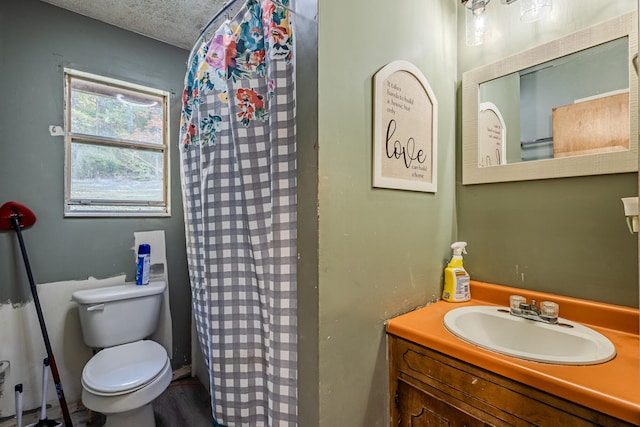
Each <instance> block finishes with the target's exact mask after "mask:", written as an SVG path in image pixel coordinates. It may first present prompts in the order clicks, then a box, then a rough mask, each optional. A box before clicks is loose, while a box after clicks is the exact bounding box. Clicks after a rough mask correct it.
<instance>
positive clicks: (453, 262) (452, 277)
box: [442, 242, 471, 302]
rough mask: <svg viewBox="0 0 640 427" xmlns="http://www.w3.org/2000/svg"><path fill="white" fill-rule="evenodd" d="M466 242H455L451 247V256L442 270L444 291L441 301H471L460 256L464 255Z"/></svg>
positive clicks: (467, 275) (467, 279) (467, 276)
mask: <svg viewBox="0 0 640 427" xmlns="http://www.w3.org/2000/svg"><path fill="white" fill-rule="evenodd" d="M466 246H467V242H455V243H453V244H452V245H451V249H453V255H452V256H451V259H450V260H449V264H447V268H445V269H444V290H443V291H442V299H443V300H445V301H449V302H463V301H469V300H470V299H471V291H470V290H469V279H470V278H469V274H468V273H467V272H466V270H465V269H464V267H463V265H462V254H466V253H467V251H466V249H465V248H466Z"/></svg>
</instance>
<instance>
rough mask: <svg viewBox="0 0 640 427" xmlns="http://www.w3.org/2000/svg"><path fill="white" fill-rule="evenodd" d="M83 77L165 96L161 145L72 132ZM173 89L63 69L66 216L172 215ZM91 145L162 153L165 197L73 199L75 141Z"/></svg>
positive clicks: (163, 194) (116, 86) (118, 86)
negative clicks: (77, 83)
mask: <svg viewBox="0 0 640 427" xmlns="http://www.w3.org/2000/svg"><path fill="white" fill-rule="evenodd" d="M74 79H76V80H82V81H85V82H89V83H97V84H101V85H105V86H110V87H113V88H120V89H123V90H127V91H134V92H138V93H141V94H145V95H153V96H158V97H161V98H162V114H163V129H162V132H163V135H162V144H161V145H159V144H156V143H147V142H141V141H132V140H125V139H118V138H109V137H102V136H97V135H88V134H82V133H73V132H72V131H71V118H72V114H71V102H70V101H71V91H72V85H71V82H72V80H74ZM170 96H171V94H170V92H168V91H164V90H161V89H155V88H151V87H148V86H143V85H139V84H135V83H130V82H125V81H123V80H118V79H113V78H110V77H105V76H100V75H97V74H93V73H87V72H84V71H78V70H75V69H71V68H65V69H64V114H65V127H64V129H65V132H64V139H65V164H64V216H65V217H110V218H114V217H170V216H171V203H170V201H171V194H170V189H171V185H170V177H171V173H170V171H171V165H170V158H169V147H170V137H169V135H170V133H169V101H170ZM73 143H80V144H88V145H97V146H100V147H116V148H124V149H126V148H129V149H134V150H147V151H154V152H157V153H162V158H163V176H162V187H163V188H162V197H163V201H151V200H115V199H114V200H105V199H87V198H83V199H73V198H71V166H72V165H71V160H72V159H71V152H72V144H73ZM74 206H84V207H86V208H85V209H72V207H74ZM91 206H101V207H102V206H106V207H113V210H95V209H91ZM126 206H136V207H140V208H141V210H139V211H127V210H119V209H118V207H126ZM145 206H146V207H156V208H157V207H161V208H162V210H153V211H152V210H144V208H145Z"/></svg>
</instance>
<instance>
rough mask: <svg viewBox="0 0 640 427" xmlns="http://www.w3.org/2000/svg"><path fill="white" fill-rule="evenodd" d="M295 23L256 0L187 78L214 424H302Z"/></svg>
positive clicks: (188, 193)
mask: <svg viewBox="0 0 640 427" xmlns="http://www.w3.org/2000/svg"><path fill="white" fill-rule="evenodd" d="M291 30H292V27H291V25H290V22H289V14H288V11H287V9H285V8H283V7H281V6H279V5H277V4H274V3H272V2H271V1H269V0H263V1H262V2H261V3H259V2H258V1H257V0H247V1H245V5H244V6H243V9H242V10H241V12H240V13H239V14H238V15H237V16H236V17H235V18H234V19H233V20H231V21H229V22H226V23H224V24H223V25H222V26H221V27H220V28H219V29H218V31H217V32H216V33H215V34H214V36H213V38H212V39H210V40H207V41H205V42H203V43H202V44H201V45H200V46H199V47H198V50H197V52H196V54H195V55H194V58H193V61H192V63H191V64H188V70H187V74H186V77H185V90H184V94H183V109H182V117H181V143H180V154H181V182H182V193H183V204H184V212H185V233H186V241H187V260H188V265H189V275H190V281H191V290H192V300H193V310H194V315H195V320H196V329H197V332H198V339H199V341H200V345H201V348H202V350H203V353H204V359H205V362H206V364H207V368H208V371H209V377H210V386H211V403H212V408H213V412H214V413H213V418H214V421H213V423H214V426H229V427H232V426H250V427H260V426H283V427H285V426H295V425H297V321H296V319H297V317H296V310H297V307H296V262H297V249H296V145H295V87H294V82H295V75H294V61H293V49H292V46H293V39H292V37H293V34H292V31H291Z"/></svg>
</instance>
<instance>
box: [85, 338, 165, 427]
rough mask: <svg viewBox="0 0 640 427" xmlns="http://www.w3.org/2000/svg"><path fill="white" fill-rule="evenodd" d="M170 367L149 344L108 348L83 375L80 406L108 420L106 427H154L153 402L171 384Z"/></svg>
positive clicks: (159, 349) (158, 347)
mask: <svg viewBox="0 0 640 427" xmlns="http://www.w3.org/2000/svg"><path fill="white" fill-rule="evenodd" d="M171 376H172V372H171V363H170V361H169V357H168V356H167V352H166V350H165V349H164V347H162V346H161V345H159V344H157V343H155V342H153V341H148V340H142V341H136V342H133V343H129V344H123V345H119V346H116V347H111V348H107V349H105V350H102V351H100V352H99V353H98V354H96V355H95V356H94V357H93V358H91V360H89V362H88V363H87V364H86V366H85V367H84V369H83V371H82V388H83V390H82V403H83V404H84V405H85V406H86V407H87V408H89V409H91V410H94V411H97V412H100V413H101V414H104V415H106V416H107V419H106V424H105V427H110V426H114V427H115V426H118V427H125V426H153V425H155V421H154V419H153V409H152V406H151V402H153V401H154V400H155V399H156V398H157V397H158V396H160V394H162V392H163V391H164V390H165V389H166V388H167V386H168V385H169V383H170V382H171Z"/></svg>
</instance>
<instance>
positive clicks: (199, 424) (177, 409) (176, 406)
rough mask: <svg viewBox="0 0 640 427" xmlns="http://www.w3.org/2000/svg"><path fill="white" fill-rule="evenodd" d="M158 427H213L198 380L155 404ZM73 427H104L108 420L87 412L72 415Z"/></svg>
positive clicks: (170, 390)
mask: <svg viewBox="0 0 640 427" xmlns="http://www.w3.org/2000/svg"><path fill="white" fill-rule="evenodd" d="M153 412H154V413H155V418H156V427H182V426H184V427H187V426H188V427H211V426H212V425H213V421H212V416H211V403H210V398H209V394H208V393H207V390H206V389H205V388H204V387H203V386H202V384H200V381H198V379H197V378H185V379H181V380H177V381H174V382H172V383H171V384H169V387H167V389H166V390H165V391H164V393H162V394H161V395H160V397H158V398H157V399H156V400H154V402H153ZM72 421H73V425H74V427H102V426H103V425H104V421H105V417H104V416H103V415H102V414H98V413H92V412H89V411H86V410H82V411H78V412H75V413H73V414H72Z"/></svg>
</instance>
